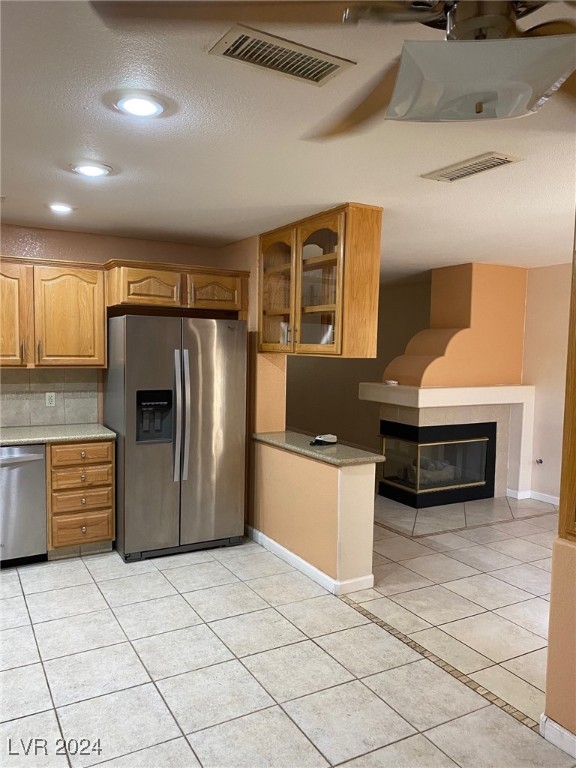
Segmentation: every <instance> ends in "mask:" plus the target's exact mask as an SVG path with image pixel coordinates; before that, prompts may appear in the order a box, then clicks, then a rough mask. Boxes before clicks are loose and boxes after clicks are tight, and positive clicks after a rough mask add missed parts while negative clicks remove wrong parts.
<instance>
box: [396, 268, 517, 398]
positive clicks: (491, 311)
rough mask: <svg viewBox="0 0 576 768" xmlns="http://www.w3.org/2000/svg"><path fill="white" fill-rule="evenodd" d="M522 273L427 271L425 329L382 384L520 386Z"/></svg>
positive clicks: (398, 359)
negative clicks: (389, 381) (429, 281)
mask: <svg viewBox="0 0 576 768" xmlns="http://www.w3.org/2000/svg"><path fill="white" fill-rule="evenodd" d="M526 274H527V270H526V269H522V268H520V267H505V266H496V265H492V264H461V265H459V266H456V267H442V268H441V269H437V270H433V271H432V293H431V305H430V324H431V327H430V328H429V329H428V330H425V331H421V332H420V333H418V334H416V336H414V337H413V338H412V339H411V340H410V341H409V342H408V345H407V347H406V350H405V352H404V355H401V356H400V357H397V358H395V359H394V360H392V362H391V363H390V364H389V365H388V366H387V367H386V369H385V371H384V374H383V377H382V378H383V380H386V379H395V380H396V381H398V382H399V383H400V384H407V385H411V386H416V387H466V386H498V385H507V384H520V383H521V382H522V357H523V338H524V317H525V305H526Z"/></svg>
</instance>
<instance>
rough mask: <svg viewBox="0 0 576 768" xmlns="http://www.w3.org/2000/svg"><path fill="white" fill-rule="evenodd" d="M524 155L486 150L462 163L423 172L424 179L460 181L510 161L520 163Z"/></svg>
mask: <svg viewBox="0 0 576 768" xmlns="http://www.w3.org/2000/svg"><path fill="white" fill-rule="evenodd" d="M523 159H524V158H522V157H514V156H513V155H503V154H502V153H501V152H485V153H484V154H483V155H476V157H471V158H470V159H468V160H462V162H461V163H454V165H447V166H446V167H445V168H439V169H438V170H437V171H432V173H424V174H422V176H421V178H422V179H432V180H433V181H459V180H460V179H465V178H466V177H467V176H474V175H475V174H477V173H482V171H489V170H490V169H491V168H499V167H500V166H501V165H508V164H509V163H518V162H520V160H523Z"/></svg>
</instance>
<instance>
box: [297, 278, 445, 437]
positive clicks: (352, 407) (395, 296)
mask: <svg viewBox="0 0 576 768" xmlns="http://www.w3.org/2000/svg"><path fill="white" fill-rule="evenodd" d="M429 318H430V280H429V274H426V275H422V278H421V280H420V281H419V282H408V283H398V284H395V285H385V286H382V287H381V289H380V299H379V312H378V356H377V357H376V358H375V359H373V360H339V359H338V358H332V359H330V358H323V357H307V356H304V355H302V356H295V355H289V356H288V375H287V398H286V423H287V429H297V430H301V431H304V432H308V433H310V434H320V433H325V432H332V433H334V434H336V435H338V438H339V439H340V440H341V441H342V442H346V443H352V444H353V445H357V446H360V447H364V448H367V449H369V450H376V451H379V450H380V438H379V426H380V423H379V418H380V417H379V406H378V404H377V403H369V402H366V401H361V400H359V399H358V384H359V383H360V382H361V381H382V374H383V372H384V369H385V368H386V366H387V365H388V363H389V362H390V361H391V360H392V359H393V358H394V357H396V356H397V355H401V354H402V353H403V352H404V348H405V347H406V344H407V343H408V341H409V339H411V338H412V336H414V334H415V333H418V331H421V330H423V329H424V328H427V327H428V324H429Z"/></svg>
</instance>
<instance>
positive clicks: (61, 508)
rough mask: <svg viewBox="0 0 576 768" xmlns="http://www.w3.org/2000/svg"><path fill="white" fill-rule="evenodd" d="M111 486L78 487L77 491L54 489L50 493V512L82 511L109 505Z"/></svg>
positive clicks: (110, 502) (111, 499) (56, 513)
mask: <svg viewBox="0 0 576 768" xmlns="http://www.w3.org/2000/svg"><path fill="white" fill-rule="evenodd" d="M112 503H113V498H112V487H111V486H108V487H106V488H86V489H84V488H80V489H79V490H77V491H55V492H53V493H52V514H53V515H60V514H64V513H66V512H82V513H83V512H84V511H85V510H87V509H98V508H99V507H111V506H112Z"/></svg>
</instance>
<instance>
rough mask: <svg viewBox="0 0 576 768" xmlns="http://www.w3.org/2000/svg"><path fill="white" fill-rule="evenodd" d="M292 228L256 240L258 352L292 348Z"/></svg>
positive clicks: (293, 282) (293, 238) (293, 285)
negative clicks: (258, 265) (258, 260)
mask: <svg viewBox="0 0 576 768" xmlns="http://www.w3.org/2000/svg"><path fill="white" fill-rule="evenodd" d="M294 249H295V230H294V229H293V228H291V229H285V230H282V231H276V232H272V234H270V235H265V236H264V237H262V238H261V240H260V285H259V291H260V301H259V306H260V323H259V336H260V337H259V349H260V351H261V352H292V351H293V350H294V288H295V280H294V266H295V265H294Z"/></svg>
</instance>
